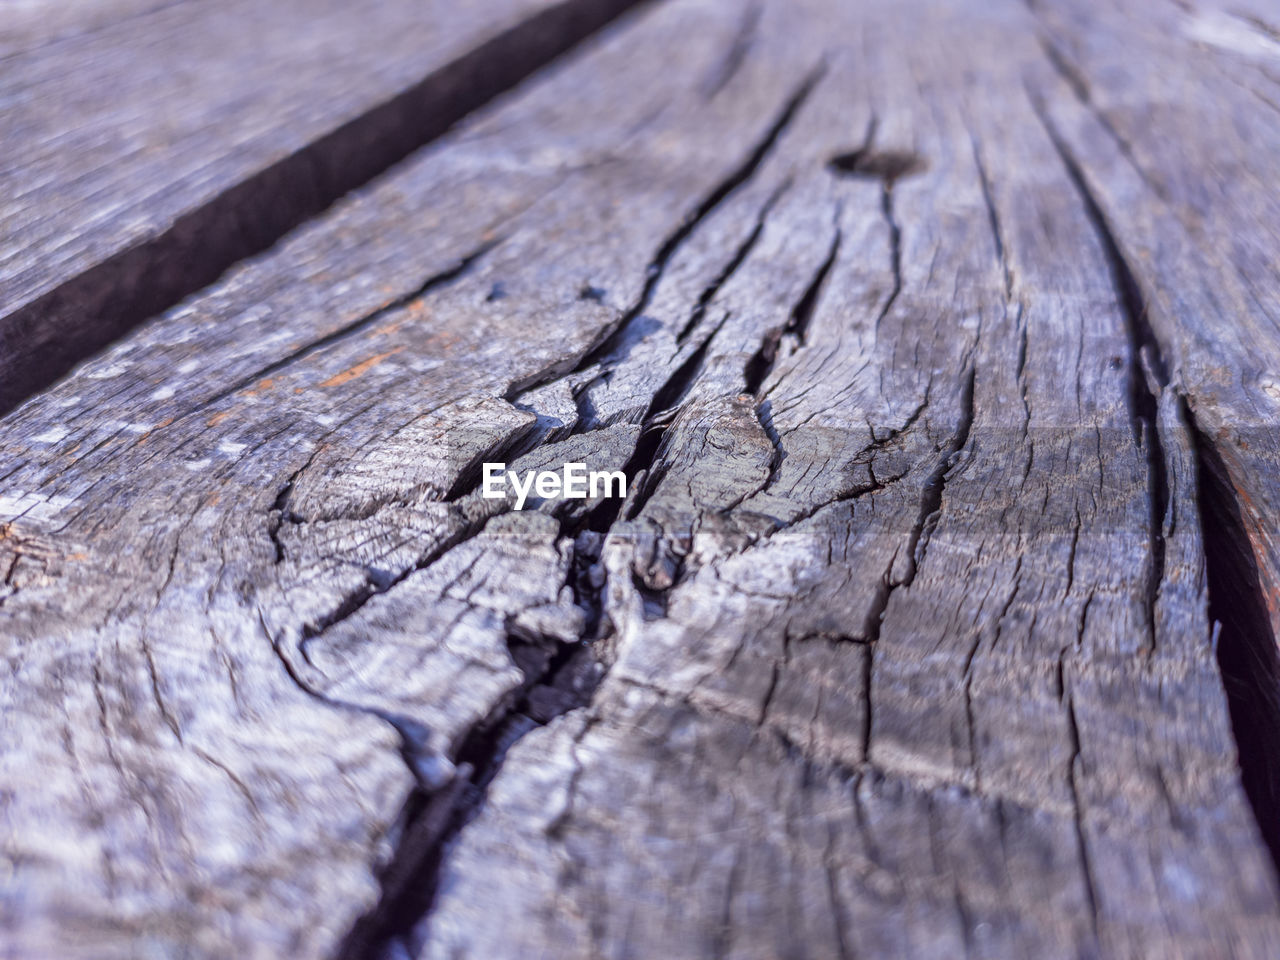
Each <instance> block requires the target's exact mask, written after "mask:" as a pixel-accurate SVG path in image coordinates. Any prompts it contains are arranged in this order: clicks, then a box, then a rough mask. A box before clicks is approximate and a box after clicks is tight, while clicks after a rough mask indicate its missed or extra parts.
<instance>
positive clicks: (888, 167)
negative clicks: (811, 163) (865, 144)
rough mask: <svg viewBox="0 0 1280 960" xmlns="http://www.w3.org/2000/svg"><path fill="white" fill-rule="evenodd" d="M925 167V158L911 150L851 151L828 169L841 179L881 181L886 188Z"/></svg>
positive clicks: (830, 161)
mask: <svg viewBox="0 0 1280 960" xmlns="http://www.w3.org/2000/svg"><path fill="white" fill-rule="evenodd" d="M925 166H926V164H925V161H924V157H922V156H920V155H919V154H918V153H912V152H911V151H909V150H850V151H849V152H847V153H838V154H836V155H835V156H834V157H832V158H831V159H830V160H828V161H827V169H828V170H830V171H831V172H832V173H834V174H836V175H837V176H842V177H859V178H862V179H865V180H881V181H883V182H884V183H885V185H886V186H893V183H894V181H895V180H900V179H901V178H903V177H909V176H911V175H912V174H916V173H919V172H920V171H922V170H924V169H925Z"/></svg>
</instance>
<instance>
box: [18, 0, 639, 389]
mask: <svg viewBox="0 0 1280 960" xmlns="http://www.w3.org/2000/svg"><path fill="white" fill-rule="evenodd" d="M628 5H629V4H628V3H626V2H622V0H558V2H557V0H494V2H489V3H484V4H478V3H463V4H458V3H445V2H433V3H427V4H424V3H420V2H416V0H376V2H372V0H370V2H350V0H342V2H337V0H284V2H281V0H276V2H272V3H259V2H256V0H240V2H238V0H231V2H218V3H208V2H205V3H200V2H183V3H169V4H159V3H154V4H152V5H151V7H150V8H141V9H139V5H138V4H136V3H135V4H128V3H126V2H124V0H115V2H114V3H112V4H108V5H107V6H106V10H101V9H99V10H94V9H92V8H89V9H84V10H81V11H80V13H81V16H79V17H76V16H73V15H72V14H73V13H74V12H75V9H76V8H75V6H74V5H73V7H72V8H70V12H67V11H63V12H61V13H60V14H50V15H49V16H47V17H41V18H38V19H37V18H36V17H31V20H32V21H33V22H32V23H26V22H24V20H25V18H22V17H21V16H19V17H18V19H17V22H16V24H15V25H14V26H13V27H11V29H12V30H13V32H14V33H15V34H17V36H18V37H19V38H21V40H22V41H23V42H24V43H25V46H23V47H21V48H19V49H17V50H15V51H14V52H13V53H11V54H10V55H8V56H3V57H2V58H0V142H3V143H4V144H5V148H6V149H5V153H6V156H5V160H4V163H3V165H2V166H0V197H3V200H0V225H3V233H2V234H0V289H3V290H4V293H5V296H4V303H3V308H2V311H0V410H4V409H8V408H9V407H11V406H12V405H13V403H14V402H15V401H16V400H18V399H20V398H21V397H22V396H24V395H26V394H27V393H30V392H31V391H32V390H35V389H38V388H40V387H42V386H45V385H46V384H47V383H48V382H49V380H50V379H52V376H56V375H58V374H61V373H63V372H65V370H66V369H67V367H68V366H69V365H70V364H72V363H73V362H74V361H76V360H79V359H82V358H83V357H85V356H87V355H88V354H89V353H90V352H92V351H93V350H95V349H97V348H99V347H101V346H102V345H103V344H105V343H107V342H109V341H110V340H111V339H112V338H113V337H115V336H118V335H119V334H121V333H123V332H124V331H126V330H127V329H129V328H130V327H131V326H133V325H134V324H136V323H137V322H139V321H141V320H143V319H145V318H146V317H147V316H149V315H150V314H152V313H155V312H158V311H159V310H162V309H164V308H167V307H169V306H171V305H172V304H173V303H175V302H176V301H177V300H179V299H181V298H182V297H184V296H186V295H187V294H189V293H192V292H194V291H195V290H196V289H198V288H199V287H201V286H204V285H205V284H207V283H209V282H211V281H212V280H214V279H215V278H216V277H217V276H218V274H219V273H220V272H221V271H222V270H223V269H224V268H225V267H227V266H229V265H230V264H232V263H234V262H235V261H237V260H239V259H242V258H244V257H246V256H249V255H251V254H254V253H257V252H259V251H260V250H262V249H263V248H264V247H266V246H267V245H269V244H270V243H272V242H273V241H274V240H276V239H277V238H278V237H280V236H281V235H282V234H283V233H284V232H286V231H287V230H288V229H290V228H291V227H293V226H296V225H297V224H298V223H299V222H301V221H302V220H303V219H305V218H306V217H308V216H311V215H314V214H317V213H319V212H320V211H321V210H323V209H324V208H325V206H327V205H328V204H329V203H331V202H332V201H333V200H334V199H336V198H337V197H339V196H341V195H342V194H343V193H345V192H346V191H348V190H350V189H351V188H353V187H355V186H358V185H360V184H361V183H363V182H365V181H367V180H368V179H369V178H370V177H372V176H374V175H375V174H377V173H379V172H381V171H382V170H384V169H385V168H386V167H387V166H389V165H390V164H392V163H394V162H395V161H397V160H399V159H401V158H403V157H404V156H405V155H407V154H408V153H410V152H411V151H412V150H414V149H416V148H417V147H419V146H421V145H422V144H423V143H425V142H427V141H428V140H430V139H431V138H432V137H434V136H436V135H438V134H439V133H441V132H442V131H443V130H444V129H446V128H447V127H448V126H449V124H450V123H452V122H453V121H455V120H456V119H458V118H459V117H461V116H463V115H465V114H466V113H467V112H468V111H470V110H472V109H474V108H476V107H477V106H479V105H480V104H482V103H484V102H485V101H486V100H487V99H489V98H491V97H493V96H494V95H496V94H497V93H500V92H501V91H502V90H504V89H506V88H508V87H510V86H511V85H513V84H514V83H516V82H517V81H518V80H519V79H520V78H521V77H523V76H524V75H526V74H528V73H529V72H530V71H531V70H534V69H536V68H537V67H539V66H542V65H543V64H544V63H546V62H547V61H548V60H549V59H551V58H552V57H554V56H555V55H556V54H557V53H559V52H561V51H562V50H563V49H564V48H565V47H566V46H567V45H569V44H571V43H572V42H573V41H574V40H575V39H577V38H579V37H581V36H582V35H583V34H584V33H587V32H590V31H591V30H593V29H595V28H597V27H599V26H600V25H601V23H603V22H604V21H606V20H608V19H609V18H610V17H611V16H613V15H615V14H616V13H618V12H619V11H620V10H621V9H623V8H625V7H626V6H628ZM45 6H46V7H47V6H51V4H46V5H45ZM112 10H114V12H115V13H116V14H118V16H117V17H116V19H115V20H114V21H112V22H105V21H106V14H107V12H108V11H112ZM62 19H65V20H69V21H72V22H73V23H78V25H79V27H80V31H79V32H76V31H75V30H74V29H73V28H67V30H66V31H65V32H64V34H59V33H58V32H57V27H56V26H55V25H56V24H58V23H59V22H60V21H61V20H62ZM50 32H52V33H53V37H54V39H53V40H48V41H47V42H42V39H45V38H46V34H48V33H50ZM59 37H60V38H61V39H59ZM11 42H14V43H17V42H18V41H17V40H13V41H11ZM2 52H3V49H2V48H0V53H2ZM51 375H52V376H51Z"/></svg>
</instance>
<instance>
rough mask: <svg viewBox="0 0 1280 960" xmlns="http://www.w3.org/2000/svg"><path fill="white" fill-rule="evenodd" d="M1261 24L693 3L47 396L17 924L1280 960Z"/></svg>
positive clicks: (320, 950)
mask: <svg viewBox="0 0 1280 960" xmlns="http://www.w3.org/2000/svg"><path fill="white" fill-rule="evenodd" d="M1233 9H1234V12H1232V11H1224V10H1220V9H1218V8H1213V7H1208V6H1205V7H1184V6H1178V5H1167V6H1162V5H1160V4H1157V3H1155V2H1142V3H1139V2H1137V0H1126V2H1124V3H1121V4H1117V5H1113V6H1108V7H1105V8H1103V7H1098V6H1096V5H1090V4H1083V3H1080V4H1076V3H1074V2H1072V0H1061V2H1055V3H1047V2H1045V0H1040V2H1037V3H1035V4H1034V5H1032V6H1030V7H1028V6H1026V5H1022V4H1018V3H1014V2H1001V3H996V4H982V5H978V4H961V5H941V4H936V3H932V2H929V0H911V2H909V3H901V2H892V3H891V2H887V0H886V2H875V3H868V4H860V5H844V4H838V3H833V2H831V0H786V2H784V0H776V2H769V0H765V2H762V3H760V4H759V5H758V6H754V7H751V8H747V9H743V8H737V7H734V6H732V5H727V4H722V3H717V2H714V0H667V2H664V3H661V4H655V5H652V6H649V7H646V8H644V9H642V10H639V11H637V12H636V13H635V14H634V15H632V16H629V17H627V18H624V19H623V20H621V21H619V22H618V23H617V24H616V25H615V26H614V27H613V28H611V29H610V30H608V31H606V32H604V33H602V34H600V35H598V36H597V37H595V38H593V39H592V40H590V41H588V42H587V43H586V44H585V45H584V46H583V47H582V48H581V49H579V50H577V51H575V52H574V53H573V54H572V55H571V56H569V57H567V58H565V59H563V60H560V61H558V62H557V63H556V64H554V65H552V66H551V67H550V68H548V69H547V70H545V71H543V72H542V73H540V74H539V75H538V76H537V77H535V78H534V79H533V80H532V81H531V82H529V83H526V84H524V85H522V86H521V87H520V89H518V90H517V91H515V92H514V93H512V94H511V95H509V96H507V97H505V98H503V99H502V100H500V101H498V102H495V103H493V104H492V105H490V106H488V107H486V108H484V109H481V110H478V111H477V112H475V113H474V114H473V115H472V116H470V117H469V118H468V119H467V120H466V121H465V122H464V123H463V124H461V125H460V126H459V127H457V128H456V129H454V130H452V131H451V132H449V133H447V134H445V135H444V136H442V137H440V138H439V139H437V140H435V141H433V142H432V143H430V144H429V145H427V146H426V147H424V148H423V149H422V150H420V151H419V152H417V153H415V154H414V155H413V156H412V157H411V158H410V159H408V160H407V161H406V162H405V163H403V164H401V165H399V166H397V167H396V168H394V169H393V170H390V171H389V172H388V173H386V174H385V175H384V176H381V177H379V178H378V179H375V180H374V181H372V182H371V183H369V184H368V185H367V186H365V187H362V188H361V189H359V190H357V191H356V192H354V193H353V194H351V195H350V196H348V197H346V198H344V199H342V200H340V201H339V202H337V203H336V204H334V205H333V206H332V208H330V209H328V210H327V211H325V212H324V213H323V214H322V215H319V216H317V217H315V218H313V219H311V220H310V221H309V222H307V223H306V224H304V225H302V226H301V227H299V228H298V229H296V230H294V231H293V232H291V233H290V234H289V235H288V236H287V237H285V238H284V239H283V240H282V242H280V243H279V244H278V245H276V246H275V247H273V248H272V249H271V250H270V251H268V252H267V253H265V254H264V255H262V256H259V257H256V258H250V259H246V260H244V262H242V263H240V264H238V265H237V266H236V267H235V268H234V269H232V270H231V271H230V272H229V273H227V275H226V276H224V277H223V278H221V279H220V280H218V281H217V282H216V283H214V284H212V285H211V286H209V287H207V288H206V289H203V290H201V291H200V292H199V293H198V294H196V295H194V296H192V297H191V298H190V299H189V300H187V301H186V302H185V303H183V304H181V305H179V306H176V307H174V308H172V309H169V310H167V311H166V312H164V313H162V314H160V315H158V316H155V317H154V318H152V319H149V320H148V321H147V322H145V323H142V324H140V325H138V326H137V327H136V328H135V329H133V330H131V331H130V332H128V333H127V334H125V335H123V336H121V337H120V338H119V339H118V340H116V341H115V342H114V343H113V344H112V345H111V346H110V347H109V348H107V349H106V350H104V351H103V352H101V353H100V354H99V355H97V356H95V357H93V358H91V359H89V360H87V361H85V362H84V363H82V364H81V365H79V366H78V367H77V368H76V369H75V370H74V371H73V372H72V373H71V374H70V375H69V376H67V377H66V378H65V379H63V380H62V381H61V382H59V383H57V384H55V385H53V386H51V387H49V388H48V389H45V390H43V391H41V392H39V393H37V394H36V395H34V396H33V397H31V398H30V399H29V400H27V401H26V402H25V403H23V404H22V405H21V406H19V407H18V408H17V409H15V410H13V411H12V412H10V413H9V414H8V415H7V416H6V417H4V419H3V420H2V421H0V457H2V459H0V476H3V478H4V480H3V488H2V499H0V508H2V511H0V512H2V513H3V516H2V517H0V522H3V524H4V526H3V527H0V530H2V531H3V537H2V538H0V569H3V570H5V571H7V572H6V574H5V577H4V586H3V592H0V624H2V630H3V637H4V642H3V643H4V650H5V655H6V659H7V662H8V663H9V664H10V667H11V669H10V671H9V672H7V674H6V675H5V677H4V679H3V680H0V689H3V691H4V693H3V697H4V703H5V710H4V712H3V716H4V721H3V723H4V727H5V729H4V731H3V736H4V738H5V741H6V742H7V743H9V744H11V745H12V746H11V747H10V749H9V750H7V751H6V752H5V754H4V755H3V758H0V783H2V784H3V785H4V793H3V794H0V795H2V796H3V798H4V799H3V809H4V817H3V827H2V828H0V838H2V839H0V849H3V852H4V856H5V858H6V863H7V865H8V870H7V871H6V878H5V881H4V885H3V888H2V892H0V904H2V905H3V906H0V917H2V918H3V924H4V928H5V931H6V938H7V940H8V941H9V942H10V943H11V944H13V949H14V951H15V952H16V953H17V954H18V955H21V956H28V955H29V956H41V955H49V954H51V953H56V954H57V955H58V956H68V957H74V956H93V957H103V956H133V955H137V954H138V953H142V952H147V951H150V952H153V953H156V954H158V955H164V956H168V955H196V956H205V955H209V956H225V955H228V954H235V955H237V956H264V957H265V956H280V955H298V956H321V955H326V956H327V955H339V956H348V957H403V956H415V957H424V958H426V957H430V958H446V957H448V958H456V957H475V958H486V960H489V958H499V957H513V958H514V957H537V956H545V957H557V958H572V957H583V958H596V957H603V956H608V957H685V956H697V957H702V956H708V957H713V956H714V957H734V958H762V960H763V958H777V957H816V958H826V957H832V958H847V957H933V956H936V957H944V956H945V957H952V956H961V955H963V956H977V957H1010V958H1012V957H1027V956H1034V957H1063V958H1068V957H1070V958H1079V957H1117V958H1120V957H1124V958H1129V957H1151V958H1169V957H1186V958H1217V957H1224V956H1232V957H1241V958H1246V957H1248V958H1255V957H1256V958H1266V957H1271V956H1274V955H1275V953H1276V951H1277V949H1280V899H1278V894H1280V890H1278V888H1277V882H1276V861H1275V859H1274V857H1273V854H1272V849H1273V848H1274V846H1275V841H1276V828H1275V823H1276V822H1277V812H1278V810H1277V806H1276V801H1275V798H1276V797H1277V796H1280V793H1277V791H1276V789H1275V784H1276V783H1277V780H1276V778H1275V776H1274V761H1273V758H1274V757H1275V756H1276V751H1275V746H1274V745H1275V743H1276V737H1277V735H1280V733H1278V727H1280V708H1278V707H1277V706H1276V705H1277V703H1278V702H1280V699H1278V698H1277V689H1278V688H1277V687H1276V680H1277V677H1278V676H1280V670H1277V668H1276V648H1275V640H1274V636H1275V629H1276V624H1275V622H1274V611H1275V609H1276V604H1275V602H1274V598H1275V596H1276V595H1277V594H1276V580H1275V577H1276V576H1277V574H1276V571H1277V570H1278V569H1280V564H1277V561H1276V553H1275V549H1274V544H1275V543H1276V542H1277V541H1276V539H1275V534H1274V530H1275V520H1274V519H1273V517H1274V516H1275V515H1276V513H1275V511H1274V510H1272V509H1271V506H1272V502H1273V499H1274V498H1275V497H1276V496H1277V487H1276V477H1277V473H1276V462H1275V442H1276V441H1275V433H1274V426H1273V424H1274V422H1275V415H1274V412H1273V411H1272V409H1271V406H1270V404H1271V403H1272V402H1273V400H1272V399H1271V398H1270V394H1269V388H1268V383H1269V380H1268V377H1269V376H1270V374H1269V373H1268V371H1269V370H1271V369H1272V368H1273V367H1274V366H1275V364H1273V363H1271V361H1270V358H1271V352H1272V351H1273V350H1275V349H1276V346H1275V344H1276V342H1277V341H1276V333H1275V328H1274V326H1273V325H1269V324H1270V319H1269V318H1270V315H1271V313H1273V312H1275V310H1276V302H1277V298H1276V292H1275V289H1274V276H1273V275H1272V274H1273V273H1274V271H1270V270H1269V269H1268V266H1267V264H1268V261H1267V256H1268V255H1269V254H1270V252H1272V251H1274V249H1275V241H1274V239H1273V236H1272V232H1273V230H1274V228H1273V227H1272V224H1273V223H1275V222H1276V219H1275V218H1274V217H1271V216H1270V215H1269V212H1270V210H1271V207H1272V206H1273V205H1274V202H1275V201H1274V197H1273V196H1272V195H1271V192H1270V190H1269V184H1270V182H1272V180H1271V179H1270V178H1269V176H1268V174H1269V167H1270V165H1271V164H1272V163H1273V162H1274V161H1273V160H1272V157H1273V156H1275V155H1276V154H1275V151H1274V150H1272V149H1271V146H1272V145H1271V143H1270V140H1271V139H1273V138H1274V136H1275V129H1276V128H1275V127H1274V125H1272V124H1269V123H1267V122H1263V121H1262V120H1261V118H1264V117H1265V118H1268V119H1269V114H1268V113H1267V111H1268V110H1270V109H1271V108H1270V107H1268V105H1267V103H1266V98H1269V97H1271V91H1270V87H1269V85H1270V84H1273V83H1274V81H1273V79H1272V76H1271V73H1269V72H1268V71H1270V70H1271V61H1270V60H1269V59H1268V57H1270V56H1271V53H1270V52H1268V51H1270V47H1268V46H1267V43H1268V40H1267V37H1268V36H1270V34H1268V33H1267V31H1266V29H1265V28H1264V27H1263V26H1260V25H1259V23H1260V22H1261V21H1258V16H1263V17H1265V11H1260V12H1258V13H1256V14H1255V13H1248V14H1247V15H1246V14H1245V13H1242V12H1241V10H1239V9H1235V8H1233ZM1223 17H1226V18H1229V20H1230V26H1229V27H1228V26H1224V25H1223V24H1224V23H1226V22H1227V21H1224V20H1222V18H1223ZM1255 21H1258V22H1255ZM1241 31H1244V32H1243V33H1242V32H1241ZM1224 38H1225V39H1224ZM1241 47H1243V48H1244V49H1243V50H1242V49H1241ZM1259 51H1261V52H1259ZM491 460H503V461H505V462H508V463H509V464H510V465H511V466H512V467H514V468H516V469H519V470H522V471H523V470H528V469H533V468H557V467H558V466H559V465H561V464H563V463H565V462H587V463H588V464H589V465H590V466H592V467H593V468H596V469H610V470H613V469H621V470H625V472H626V473H627V475H628V478H629V480H630V484H629V486H630V490H629V495H628V497H627V499H626V501H625V502H619V501H617V500H609V499H597V500H594V501H585V502H584V501H558V500H538V501H537V502H536V503H532V504H531V505H530V508H529V509H526V510H524V511H520V512H516V511H513V510H511V503H510V502H509V501H503V500H492V499H486V498H484V497H483V496H482V495H481V491H480V488H479V465H480V464H481V463H482V462H484V461H491Z"/></svg>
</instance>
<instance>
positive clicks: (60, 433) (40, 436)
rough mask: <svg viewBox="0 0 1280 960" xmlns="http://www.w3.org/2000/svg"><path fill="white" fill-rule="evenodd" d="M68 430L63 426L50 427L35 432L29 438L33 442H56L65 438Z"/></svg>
mask: <svg viewBox="0 0 1280 960" xmlns="http://www.w3.org/2000/svg"><path fill="white" fill-rule="evenodd" d="M68 433H70V431H69V430H68V429H67V428H66V427H63V426H56V427H50V428H49V429H48V430H46V431H44V433H37V434H36V435H35V436H34V437H32V438H31V440H32V442H33V443H58V442H59V441H62V440H65V439H66V438H67V434H68Z"/></svg>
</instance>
